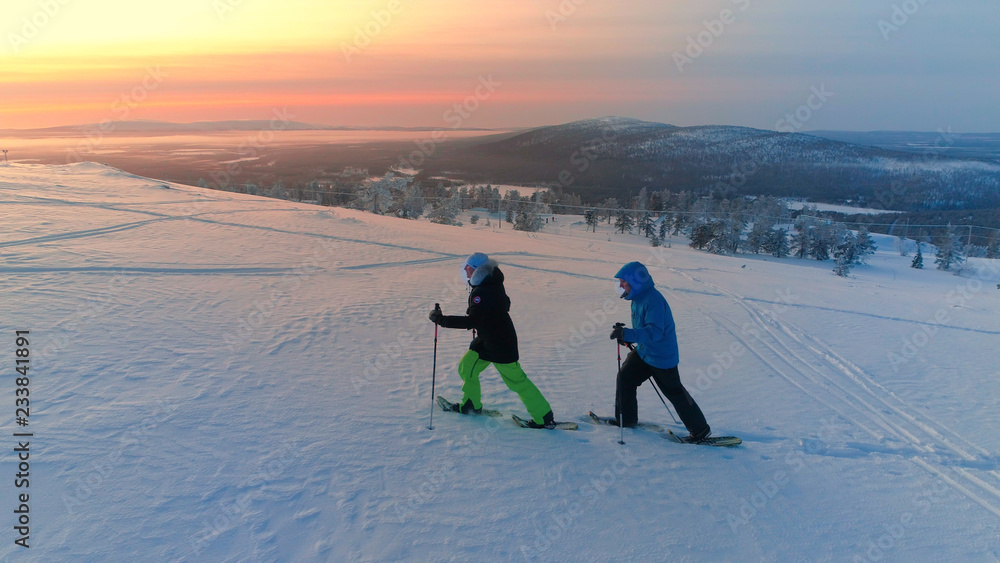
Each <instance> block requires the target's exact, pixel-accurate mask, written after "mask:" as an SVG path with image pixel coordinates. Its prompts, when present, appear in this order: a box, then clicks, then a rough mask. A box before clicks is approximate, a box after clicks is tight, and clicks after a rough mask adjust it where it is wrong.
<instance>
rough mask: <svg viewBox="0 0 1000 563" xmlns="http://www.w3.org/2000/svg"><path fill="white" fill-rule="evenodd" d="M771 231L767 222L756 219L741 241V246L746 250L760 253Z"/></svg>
mask: <svg viewBox="0 0 1000 563" xmlns="http://www.w3.org/2000/svg"><path fill="white" fill-rule="evenodd" d="M771 232H772V231H771V225H770V224H769V223H768V222H765V221H757V222H756V223H754V224H753V228H751V229H750V232H749V233H747V239H746V240H745V241H743V248H744V249H745V250H746V251H747V252H750V253H753V254H760V251H761V250H764V247H765V246H766V245H767V242H768V240H769V239H770V238H771Z"/></svg>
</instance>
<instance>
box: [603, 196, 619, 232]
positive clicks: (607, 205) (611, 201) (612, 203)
mask: <svg viewBox="0 0 1000 563" xmlns="http://www.w3.org/2000/svg"><path fill="white" fill-rule="evenodd" d="M601 207H603V208H604V211H605V212H606V213H607V214H608V224H609V225H610V224H611V219H612V218H614V216H615V213H616V212H617V209H618V198H615V197H609V198H608V199H606V200H604V203H602V204H601Z"/></svg>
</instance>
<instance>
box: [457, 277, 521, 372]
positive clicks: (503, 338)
mask: <svg viewBox="0 0 1000 563" xmlns="http://www.w3.org/2000/svg"><path fill="white" fill-rule="evenodd" d="M481 268H488V269H489V270H490V272H489V273H487V274H486V277H485V278H483V279H482V281H480V282H479V284H477V285H474V286H472V293H470V294H469V309H468V310H467V311H466V312H465V316H464V317H462V316H457V315H455V316H443V317H441V320H440V321H439V322H438V324H439V325H441V326H443V327H445V328H464V329H475V330H476V337H475V338H474V339H473V340H472V344H470V345H469V349H470V350H473V351H475V352H477V353H478V354H479V357H480V358H482V359H484V360H486V361H487V362H494V363H497V364H511V363H514V362H516V361H517V360H518V354H517V333H516V332H514V321H512V320H511V319H510V313H509V311H510V298H509V297H507V292H506V291H505V290H504V287H503V272H501V271H500V268H499V267H497V265H496V262H494V261H493V260H490V262H489V263H487V264H484V265H483V266H481ZM472 277H473V279H477V276H476V275H475V274H473V276H472Z"/></svg>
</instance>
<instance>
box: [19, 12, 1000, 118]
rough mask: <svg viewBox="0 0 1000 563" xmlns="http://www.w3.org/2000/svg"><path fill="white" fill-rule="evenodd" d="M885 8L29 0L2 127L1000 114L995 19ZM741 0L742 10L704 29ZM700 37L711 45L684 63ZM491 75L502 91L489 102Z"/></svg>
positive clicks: (492, 93)
mask: <svg viewBox="0 0 1000 563" xmlns="http://www.w3.org/2000/svg"><path fill="white" fill-rule="evenodd" d="M969 2H970V4H968V6H980V5H982V6H986V8H984V9H988V6H989V3H988V2H986V3H983V2H980V0H969ZM876 4H877V3H870V4H864V5H863V6H858V7H851V8H850V9H845V8H843V7H836V6H831V5H829V4H827V3H816V4H815V5H813V4H809V5H808V7H805V5H804V4H803V3H800V2H793V1H792V0H774V1H772V2H767V3H764V2H759V1H758V0H704V1H703V2H663V1H653V0H633V1H630V2H608V1H607V0H507V1H504V2H500V1H498V0H483V1H480V2H467V1H466V2H459V1H457V0H375V1H371V0H349V1H348V0H340V1H320V0H282V1H280V2H279V1H277V0H171V1H170V2H158V1H152V2H145V3H139V2H134V1H132V0H128V1H126V0H87V2H77V1H75V0H49V1H48V2H39V1H38V0H13V1H11V2H8V3H7V4H5V11H4V13H5V19H4V20H3V22H2V23H0V33H2V35H0V38H3V39H4V42H5V45H4V48H5V49H6V50H7V53H5V56H4V57H3V59H2V64H0V100H2V102H3V103H2V104H0V129H6V128H33V127H47V126H57V125H67V124H82V123H96V122H101V121H106V120H118V119H156V120H165V121H175V122H189V121H200V120H230V119H268V118H269V116H270V115H271V114H272V111H273V110H274V109H276V108H287V109H288V111H289V112H291V113H293V114H294V115H295V116H296V120H298V121H305V122H313V123H323V124H329V125H402V126H442V127H451V126H454V125H455V123H454V122H452V121H449V119H448V118H447V117H446V116H447V115H448V114H447V112H448V110H449V109H452V108H454V106H455V104H462V103H466V104H471V105H474V106H475V111H472V112H468V113H467V115H466V116H465V117H463V119H462V121H461V125H462V126H467V127H514V126H532V125H544V124H551V123H561V122H566V121H570V120H573V119H581V118H586V117H597V116H601V115H623V116H630V117H638V118H643V119H653V120H658V121H663V122H668V123H675V124H678V125H694V124H708V123H725V124H733V125H749V126H755V127H767V128H769V127H772V125H773V124H774V123H775V122H776V121H777V120H778V119H780V118H781V117H782V116H783V115H784V114H786V113H787V112H789V111H794V110H795V109H796V108H798V107H799V106H800V105H801V104H803V103H805V102H806V101H807V99H808V95H809V93H810V89H811V88H812V87H818V86H820V85H825V86H826V87H827V88H829V89H832V90H833V91H835V92H836V98H835V99H836V103H831V104H828V107H826V108H824V110H823V111H822V112H816V116H815V119H813V120H812V122H811V123H810V124H809V127H808V128H822V127H824V126H826V127H828V128H845V127H853V128H857V129H876V128H897V129H900V128H910V129H917V128H922V129H926V130H934V129H936V128H937V127H940V126H945V125H953V126H954V128H955V129H956V130H961V129H963V127H962V123H963V121H967V122H968V123H969V124H975V125H976V127H965V129H977V128H979V129H981V128H985V129H987V130H990V129H991V128H992V130H996V129H1000V118H998V116H997V115H996V114H997V112H996V111H995V109H994V104H993V97H994V96H993V93H994V92H995V91H996V86H997V82H998V79H997V78H995V77H996V76H997V75H1000V72H992V71H993V70H998V69H997V66H998V62H997V58H996V57H995V56H991V55H990V53H991V52H995V49H994V50H993V51H991V50H990V47H994V48H995V47H996V39H995V38H994V36H995V34H993V33H992V30H990V29H988V26H985V24H983V25H984V26H985V27H983V26H980V25H979V24H978V23H976V22H980V21H985V18H978V19H977V18H976V17H974V16H976V14H975V13H965V12H962V13H956V8H953V7H951V6H950V5H934V4H927V5H925V6H924V7H922V8H921V10H922V12H920V13H918V14H915V15H914V16H913V17H912V22H911V23H909V24H908V25H907V27H905V28H902V29H900V30H899V31H898V32H894V33H895V35H893V36H892V37H891V40H888V39H886V38H885V37H884V36H883V34H882V33H881V32H880V30H879V27H878V25H876V24H877V22H878V21H879V18H880V17H888V16H889V15H890V12H888V11H887V10H885V9H882V8H884V7H883V6H879V5H876ZM46 8H47V9H48V12H46ZM725 10H728V11H730V13H731V14H732V20H733V23H731V24H727V25H726V26H723V27H721V28H718V29H719V30H721V32H720V33H717V34H716V35H715V36H711V37H709V36H706V35H704V34H705V33H706V30H707V29H710V28H711V27H712V26H713V25H715V24H714V23H713V22H716V21H717V20H718V18H720V17H721V16H722V14H723V12H724V11H725ZM852 10H853V11H852ZM967 11H969V12H975V9H972V8H970V9H968V10H967ZM883 12H885V13H883ZM949 18H952V19H949ZM949 25H953V27H954V29H951V28H949V27H948V26H949ZM980 27H983V29H982V30H981V29H980ZM697 37H702V38H705V37H708V39H709V44H708V45H706V47H705V48H704V49H703V51H704V52H703V53H701V54H699V55H697V56H696V57H694V58H693V59H692V64H690V65H688V67H687V68H683V69H679V68H678V67H677V64H676V56H677V55H678V54H684V53H685V52H688V51H686V48H687V47H688V46H689V44H690V42H691V41H692V40H693V38H697ZM991 38H992V39H991ZM959 55H960V56H959ZM987 77H989V78H987ZM484 80H485V81H492V83H493V84H494V85H496V87H495V88H492V91H489V92H484V91H483V89H482V88H479V94H480V97H479V98H475V95H476V93H477V87H478V86H479V85H480V83H481V82H482V81H484ZM486 94H488V95H486ZM470 96H472V98H470ZM951 106H954V107H955V110H954V111H952V110H951ZM452 115H453V114H452ZM984 116H985V117H988V119H985V120H984V119H983V118H984ZM921 120H922V121H921ZM987 123H989V124H991V125H985V124H987ZM993 123H995V124H996V125H995V126H994V125H992V124H993Z"/></svg>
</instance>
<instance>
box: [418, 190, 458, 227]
mask: <svg viewBox="0 0 1000 563" xmlns="http://www.w3.org/2000/svg"><path fill="white" fill-rule="evenodd" d="M458 197H459V196H458V190H453V191H452V196H451V197H448V198H443V199H441V201H439V202H438V205H437V207H435V208H434V209H432V210H431V212H430V213H428V214H427V218H428V219H430V220H431V222H432V223H438V224H441V225H454V224H456V221H455V217H457V216H458V213H459V211H461V209H462V205H461V202H460V201H459V199H458Z"/></svg>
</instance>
